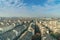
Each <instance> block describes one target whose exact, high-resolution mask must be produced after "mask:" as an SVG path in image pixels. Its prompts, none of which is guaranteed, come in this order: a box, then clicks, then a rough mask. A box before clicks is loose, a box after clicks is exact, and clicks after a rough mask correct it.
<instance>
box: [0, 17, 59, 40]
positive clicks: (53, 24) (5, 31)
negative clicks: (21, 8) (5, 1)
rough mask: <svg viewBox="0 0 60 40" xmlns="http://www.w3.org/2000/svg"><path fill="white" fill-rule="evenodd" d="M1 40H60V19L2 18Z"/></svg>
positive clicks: (0, 21) (0, 26)
mask: <svg viewBox="0 0 60 40" xmlns="http://www.w3.org/2000/svg"><path fill="white" fill-rule="evenodd" d="M0 40H60V18H45V17H44V18H34V17H33V18H30V17H27V18H23V17H20V18H19V17H0Z"/></svg>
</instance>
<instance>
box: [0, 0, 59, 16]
mask: <svg viewBox="0 0 60 40" xmlns="http://www.w3.org/2000/svg"><path fill="white" fill-rule="evenodd" d="M0 16H2V17H14V16H15V17H20V16H22V17H60V0H0Z"/></svg>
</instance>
